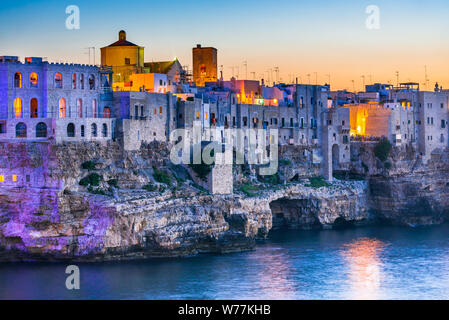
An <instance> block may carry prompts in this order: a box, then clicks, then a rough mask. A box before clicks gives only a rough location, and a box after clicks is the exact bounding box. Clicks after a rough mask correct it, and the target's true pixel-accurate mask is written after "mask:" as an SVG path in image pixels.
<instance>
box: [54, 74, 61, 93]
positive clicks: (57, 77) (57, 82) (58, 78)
mask: <svg viewBox="0 0 449 320" xmlns="http://www.w3.org/2000/svg"><path fill="white" fill-rule="evenodd" d="M55 88H56V89H62V74H60V73H59V72H58V73H55Z"/></svg>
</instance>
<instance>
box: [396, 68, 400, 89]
mask: <svg viewBox="0 0 449 320" xmlns="http://www.w3.org/2000/svg"><path fill="white" fill-rule="evenodd" d="M396 86H397V87H399V71H396Z"/></svg>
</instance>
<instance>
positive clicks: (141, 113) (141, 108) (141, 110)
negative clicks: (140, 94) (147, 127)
mask: <svg viewBox="0 0 449 320" xmlns="http://www.w3.org/2000/svg"><path fill="white" fill-rule="evenodd" d="M140 116H141V117H142V118H143V106H140Z"/></svg>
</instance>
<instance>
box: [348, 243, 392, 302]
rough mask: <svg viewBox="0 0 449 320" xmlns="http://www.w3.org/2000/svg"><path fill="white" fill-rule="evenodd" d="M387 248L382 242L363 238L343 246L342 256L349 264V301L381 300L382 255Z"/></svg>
mask: <svg viewBox="0 0 449 320" xmlns="http://www.w3.org/2000/svg"><path fill="white" fill-rule="evenodd" d="M384 247H385V244H384V243H383V242H382V241H379V240H377V239H370V238H361V239H357V240H354V241H352V242H350V243H348V244H345V245H343V249H342V256H343V257H344V258H345V261H346V262H347V264H348V270H347V271H346V272H347V273H348V274H349V281H350V285H351V290H350V291H349V292H348V297H347V298H348V299H363V300H367V299H369V300H376V299H379V298H380V293H379V288H380V286H381V281H382V272H383V270H382V262H381V260H380V254H381V252H382V250H383V248H384Z"/></svg>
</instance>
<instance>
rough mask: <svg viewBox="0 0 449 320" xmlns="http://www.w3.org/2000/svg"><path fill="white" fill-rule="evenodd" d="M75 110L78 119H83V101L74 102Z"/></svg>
mask: <svg viewBox="0 0 449 320" xmlns="http://www.w3.org/2000/svg"><path fill="white" fill-rule="evenodd" d="M76 108H77V109H78V118H82V117H83V100H81V99H78V100H76Z"/></svg>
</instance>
